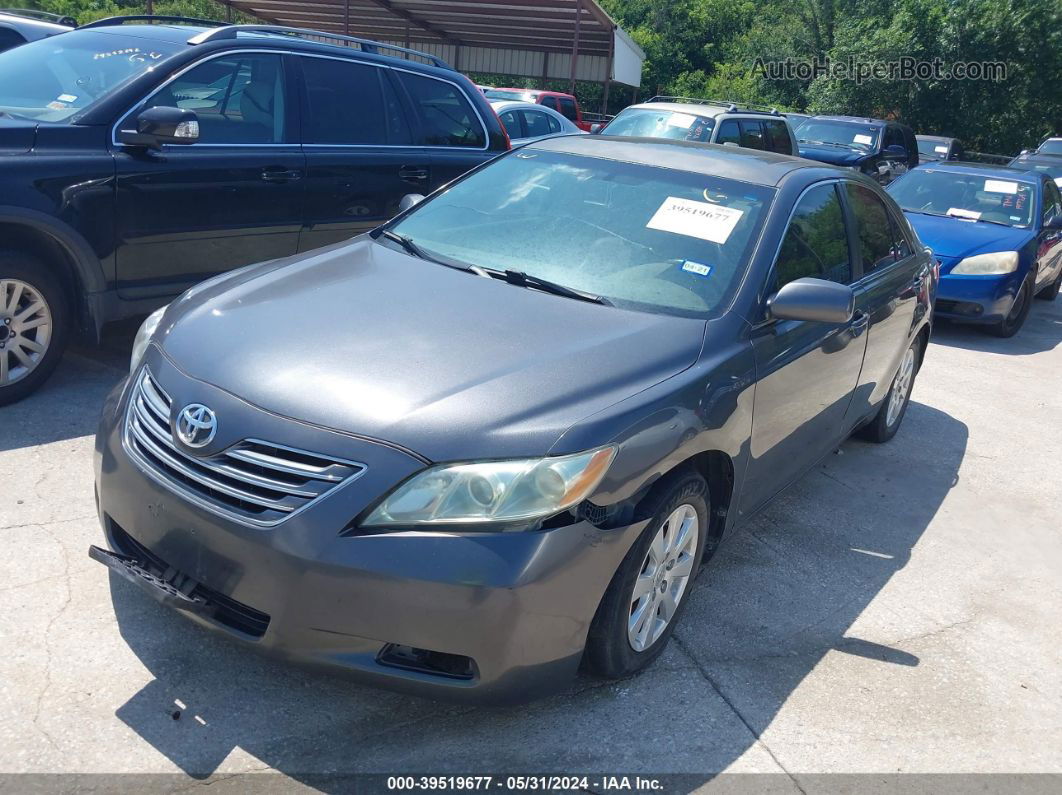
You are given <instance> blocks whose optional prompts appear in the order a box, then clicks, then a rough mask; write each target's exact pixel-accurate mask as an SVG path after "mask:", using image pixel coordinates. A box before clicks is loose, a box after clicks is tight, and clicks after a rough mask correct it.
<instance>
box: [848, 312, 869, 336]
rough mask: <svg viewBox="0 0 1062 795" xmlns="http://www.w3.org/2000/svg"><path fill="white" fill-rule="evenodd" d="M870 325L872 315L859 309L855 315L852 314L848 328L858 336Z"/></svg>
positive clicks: (853, 334)
mask: <svg viewBox="0 0 1062 795" xmlns="http://www.w3.org/2000/svg"><path fill="white" fill-rule="evenodd" d="M869 326H870V315H868V314H867V313H866V312H862V311H857V312H856V313H855V315H853V316H852V322H851V324H850V325H849V326H848V328H850V329H851V331H852V336H853V337H858V336H859V335H860V334H862V333H863V332H864V331H866V330H867V328H869Z"/></svg>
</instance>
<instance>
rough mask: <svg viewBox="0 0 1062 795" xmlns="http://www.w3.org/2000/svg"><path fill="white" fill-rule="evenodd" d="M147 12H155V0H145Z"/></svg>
mask: <svg viewBox="0 0 1062 795" xmlns="http://www.w3.org/2000/svg"><path fill="white" fill-rule="evenodd" d="M146 10H147V12H148V13H149V14H154V13H155V0H147V9H146Z"/></svg>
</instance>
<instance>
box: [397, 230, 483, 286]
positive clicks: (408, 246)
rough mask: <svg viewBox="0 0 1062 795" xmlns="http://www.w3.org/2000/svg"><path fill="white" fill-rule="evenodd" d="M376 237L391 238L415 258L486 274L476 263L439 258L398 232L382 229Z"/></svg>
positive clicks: (481, 274) (460, 269)
mask: <svg viewBox="0 0 1062 795" xmlns="http://www.w3.org/2000/svg"><path fill="white" fill-rule="evenodd" d="M377 237H378V238H379V237H386V238H387V239H388V240H393V241H394V242H395V243H397V244H398V245H400V246H401V247H402V248H403V249H405V251H406V253H407V254H412V255H413V256H414V257H416V258H417V259H422V260H425V261H426V262H433V263H435V264H436V265H443V266H445V267H447V268H453V269H454V270H455V271H468V272H469V273H475V274H477V275H479V276H485V275H487V274H485V273H483V272H482V271H483V269H482V268H480V267H478V266H476V265H462V264H460V263H457V262H447V261H445V260H441V259H439V258H438V257H436V256H434V255H432V254H429V253H428V252H427V251H425V250H424V249H422V248H421V247H420V246H418V245H417V244H416V243H414V242H413V241H412V240H411V239H410V238H408V237H406V236H405V235H400V234H398V232H392V231H391V230H390V229H384V230H383V231H382V232H380V234H378V235H377Z"/></svg>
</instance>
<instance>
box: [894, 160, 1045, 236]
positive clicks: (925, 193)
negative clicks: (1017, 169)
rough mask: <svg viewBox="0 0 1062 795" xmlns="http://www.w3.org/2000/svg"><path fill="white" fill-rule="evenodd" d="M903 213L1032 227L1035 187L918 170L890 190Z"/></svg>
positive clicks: (1000, 179) (1004, 178)
mask: <svg viewBox="0 0 1062 795" xmlns="http://www.w3.org/2000/svg"><path fill="white" fill-rule="evenodd" d="M888 191H889V193H890V194H892V198H894V199H895V200H896V203H897V204H899V205H900V206H901V207H903V209H905V210H910V211H912V212H918V213H925V214H927V215H950V216H952V217H954V218H967V219H970V220H972V221H992V222H994V223H1000V224H1006V225H1007V226H1028V225H1029V221H1030V219H1031V218H1032V210H1033V203H1034V202H1033V186H1032V185H1030V184H1029V183H1027V182H1018V181H1016V180H1014V179H1012V178H1011V177H1010V176H1009V175H1005V176H1001V177H986V176H983V175H982V176H974V175H971V174H958V173H954V172H949V171H935V170H933V169H921V168H919V169H915V170H914V171H911V172H909V173H908V174H907V175H906V176H904V177H902V178H901V179H898V180H896V181H895V182H893V183H892V184H891V185H889V187H888Z"/></svg>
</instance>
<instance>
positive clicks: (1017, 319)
mask: <svg viewBox="0 0 1062 795" xmlns="http://www.w3.org/2000/svg"><path fill="white" fill-rule="evenodd" d="M1033 278H1034V277H1033V276H1031V275H1030V276H1029V277H1028V278H1026V280H1025V281H1024V282H1022V285H1021V289H1020V290H1018V295H1017V296H1016V297H1015V298H1014V304H1013V305H1012V306H1011V308H1010V312H1009V313H1007V316H1006V317H1005V318H1003V319H1002V320H1001V321H999V322H998V323H996V324H995V325H993V326H988V327H987V330H988V331H989V333H991V334H994V335H995V336H997V337H1002V338H1004V339H1006V338H1008V337H1013V336H1014V335H1015V334H1017V333H1018V332H1019V331H1020V330H1021V327H1022V326H1024V325H1025V318H1027V317H1028V316H1029V310H1030V309H1032V291H1033V287H1032V285H1033Z"/></svg>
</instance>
